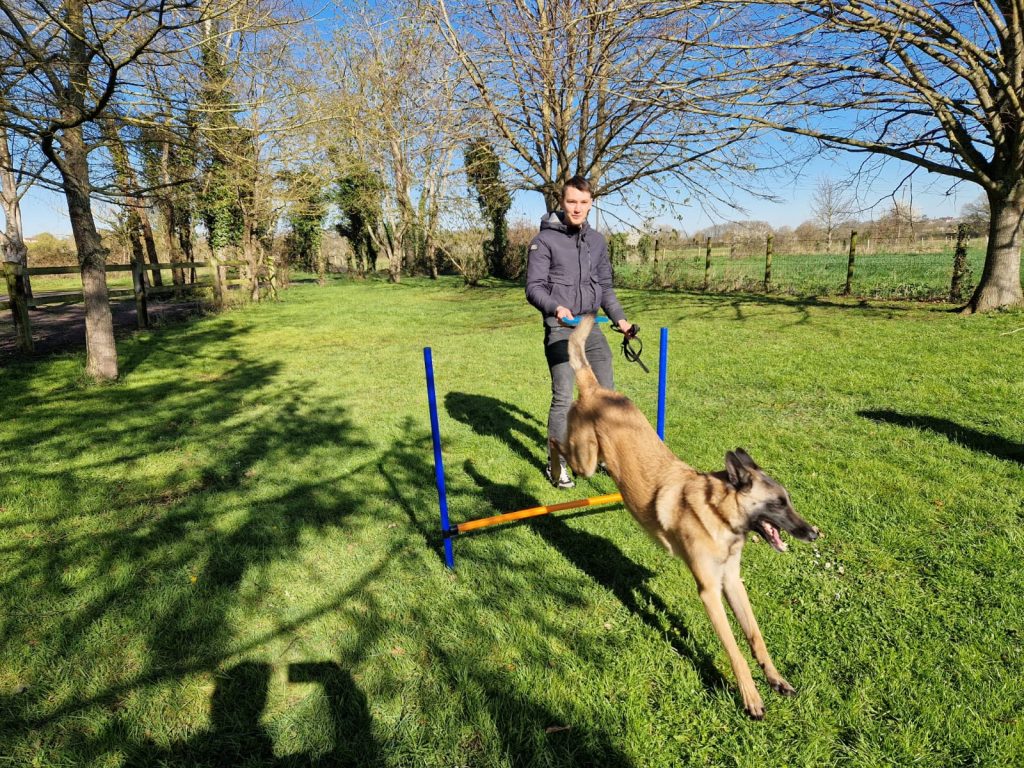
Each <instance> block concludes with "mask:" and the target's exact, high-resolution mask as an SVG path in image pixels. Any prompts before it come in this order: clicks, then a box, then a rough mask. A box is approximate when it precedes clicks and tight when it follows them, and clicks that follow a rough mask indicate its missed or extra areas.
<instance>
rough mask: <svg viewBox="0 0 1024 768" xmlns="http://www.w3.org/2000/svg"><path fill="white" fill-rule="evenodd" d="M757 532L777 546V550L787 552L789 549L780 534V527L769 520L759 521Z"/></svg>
mask: <svg viewBox="0 0 1024 768" xmlns="http://www.w3.org/2000/svg"><path fill="white" fill-rule="evenodd" d="M757 532H758V533H760V534H761V535H762V536H764V540H765V541H767V542H768V543H769V544H771V545H772V546H773V547H775V549H776V550H777V551H779V552H786V551H787V550H788V549H789V547H788V546H787V545H786V542H784V541H783V540H782V536H780V535H779V529H778V528H776V527H775V526H774V525H772V524H771V523H769V522H768V521H767V520H765V519H761V520H759V521H758V523H757Z"/></svg>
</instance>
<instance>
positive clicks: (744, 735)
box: [0, 280, 1024, 768]
mask: <svg viewBox="0 0 1024 768" xmlns="http://www.w3.org/2000/svg"><path fill="white" fill-rule="evenodd" d="M620 298H622V300H623V303H624V305H625V306H626V308H627V310H628V313H629V317H630V318H631V319H632V320H634V321H635V322H638V323H639V324H640V325H641V326H642V327H643V333H642V337H643V338H644V339H645V340H646V342H647V349H646V350H645V354H644V357H645V359H646V360H648V361H649V363H650V364H651V367H652V369H653V368H655V364H656V362H657V358H658V355H657V339H658V332H657V329H658V328H659V327H660V326H667V327H669V328H670V334H671V341H670V344H671V353H670V361H669V368H670V370H669V396H668V414H667V429H666V432H667V440H668V443H669V445H670V446H672V448H673V449H675V450H676V452H677V453H678V454H680V455H681V456H682V457H684V458H685V459H686V460H687V461H688V462H690V463H691V464H693V465H695V466H697V467H700V468H704V469H719V468H721V467H722V464H723V455H724V453H725V451H726V450H727V449H731V448H734V447H736V446H743V447H745V448H746V449H747V450H749V451H750V453H751V454H752V455H753V456H754V458H755V459H757V460H758V461H759V462H760V463H761V464H763V465H764V466H765V467H766V468H767V469H768V470H769V471H770V472H771V473H772V474H773V475H774V476H775V477H776V478H777V479H779V480H780V481H782V482H783V483H785V484H786V485H787V487H788V488H789V490H790V493H791V495H792V497H793V500H794V503H795V505H796V508H797V510H798V511H799V512H800V513H801V514H802V515H803V516H804V517H805V518H807V519H808V520H809V521H810V522H811V523H813V524H816V525H818V526H819V527H820V528H821V529H822V531H823V533H824V536H823V538H822V539H820V540H819V541H818V542H815V543H814V544H807V543H802V542H795V543H792V544H791V547H790V552H789V553H788V554H785V555H781V554H778V553H776V552H774V551H773V550H771V549H770V548H769V547H768V546H767V545H765V544H763V543H755V542H753V541H752V542H751V544H750V545H749V546H748V548H747V552H746V557H745V569H744V572H745V580H746V583H747V587H748V590H749V592H750V597H751V601H752V603H753V606H754V610H755V612H756V614H757V616H758V618H759V620H760V624H761V628H762V630H763V632H764V635H765V639H766V642H767V644H768V648H769V650H770V651H771V652H772V654H773V656H774V658H775V661H776V664H777V666H778V667H779V669H780V670H781V672H782V674H783V675H784V676H786V678H787V679H788V680H789V681H790V682H791V683H793V684H794V685H795V686H796V687H797V689H798V690H799V691H800V695H799V696H797V697H796V698H792V699H787V698H782V697H780V696H778V695H775V694H774V693H772V692H771V691H770V690H768V688H767V686H766V685H765V684H764V681H763V678H762V677H761V676H760V674H759V673H758V672H757V671H755V680H757V681H758V683H759V688H760V690H761V692H762V695H763V697H764V699H765V704H766V707H767V714H766V718H765V720H764V721H763V722H753V721H750V720H748V719H747V717H746V716H745V714H744V713H743V710H742V706H741V703H740V701H739V699H738V696H737V692H736V688H735V685H734V681H733V677H732V673H731V671H730V669H729V664H728V659H727V658H726V656H725V653H724V652H723V651H722V649H721V647H720V645H719V643H718V640H717V638H716V637H715V635H714V631H713V630H712V628H711V625H710V623H709V621H708V619H707V617H706V616H705V614H704V611H703V608H702V607H701V604H700V601H699V599H698V598H697V595H696V591H695V589H694V585H693V581H692V578H691V577H690V575H689V573H688V572H687V571H686V569H685V567H684V566H683V565H682V564H681V563H679V562H678V561H674V560H672V559H671V558H669V557H668V556H667V554H665V553H664V552H662V551H660V550H658V549H657V548H656V547H655V546H654V545H653V544H651V543H650V542H649V541H648V540H647V539H646V538H645V537H644V536H643V534H642V533H641V532H640V530H639V528H638V527H636V526H635V524H634V523H633V522H632V521H631V518H630V517H629V515H628V513H626V512H625V511H624V510H623V509H622V508H621V507H607V508H602V509H600V510H586V511H580V512H575V513H574V512H564V513H560V514H558V515H555V516H549V517H546V518H539V519H536V520H533V521H530V522H528V523H525V524H518V525H513V526H508V527H498V528H495V529H491V531H490V532H488V533H484V534H480V535H472V536H467V537H465V538H464V539H461V540H458V541H456V542H455V551H456V565H457V570H456V571H455V572H454V573H451V572H449V571H447V570H446V569H445V567H444V565H443V563H442V561H441V558H440V556H439V546H438V545H439V542H438V540H437V536H436V530H437V528H438V520H437V495H436V491H435V488H434V483H433V467H432V455H431V449H430V433H429V422H428V414H427V404H426V394H425V386H424V377H423V355H422V349H423V347H424V346H427V345H429V346H431V347H432V349H433V356H434V364H435V372H436V378H437V386H438V399H439V408H440V422H441V429H442V432H443V435H444V453H445V461H446V464H447V470H448V474H447V482H448V494H449V501H450V507H451V514H452V518H453V519H454V520H465V519H469V518H473V517H478V516H481V515H487V514H492V513H495V512H501V511H508V510H512V509H518V508H521V507H526V506H532V505H534V504H537V503H547V502H553V501H562V500H566V499H570V498H579V497H584V496H591V495H596V494H599V493H605V492H610V491H612V490H613V488H612V486H611V483H610V481H609V480H608V478H607V477H598V478H596V479H595V480H594V481H593V482H581V483H580V484H579V485H578V487H577V488H576V490H575V491H571V492H559V491H555V490H553V489H551V488H550V487H549V486H548V485H547V484H546V482H545V481H544V480H543V479H542V477H541V465H542V462H543V437H542V432H543V429H544V426H543V425H544V419H545V415H546V408H547V397H548V394H547V393H548V381H547V370H546V368H545V365H544V360H543V354H542V351H541V346H540V337H541V331H540V324H539V319H538V318H537V317H536V316H535V314H534V312H533V310H531V309H530V308H529V307H528V306H527V305H526V304H525V301H524V299H523V297H522V290H521V288H518V287H515V286H504V285H500V286H491V287H487V288H480V289H475V290H467V289H463V288H461V287H460V285H459V284H458V283H457V282H454V281H452V280H444V281H442V282H441V283H440V284H431V283H430V282H429V281H425V280H407V281H406V282H403V283H402V284H401V285H398V286H391V285H387V284H385V283H383V282H378V281H375V280H371V281H366V282H348V281H345V280H337V281H335V282H333V283H331V284H330V285H329V286H328V287H325V288H320V287H317V286H316V285H297V286H295V287H293V288H292V289H291V290H289V291H287V292H285V293H284V294H283V301H282V302H280V303H277V304H267V305H262V306H255V307H247V308H243V309H240V310H237V311H233V312H228V313H224V314H221V315H218V316H211V317H207V318H203V319H200V320H198V321H196V322H193V323H191V324H189V325H179V326H170V327H167V328H164V329H161V330H159V331H156V332H152V333H146V334H140V335H138V336H136V337H134V338H132V339H130V340H125V341H122V342H121V343H120V348H119V352H120V361H121V370H122V379H121V380H120V381H119V382H118V383H116V384H113V385H109V386H93V385H89V384H86V383H85V382H84V381H83V377H82V368H83V357H82V355H71V356H66V357H57V358H50V359H46V360H39V361H33V362H27V363H17V364H9V365H7V366H5V367H4V368H3V369H0V403H2V406H0V407H2V418H0V478H2V482H0V766H4V765H12V766H30V765H38V766H122V765H123V766H144V765H153V766H158V765H174V766H193V765H210V766H223V765H248V766H298V765H309V764H312V763H316V762H318V761H319V762H321V763H322V764H324V765H345V766H347V765H366V766H371V765H373V766H376V765H381V766H416V767H419V766H429V767H432V766H438V767H439V768H440V767H441V766H447V767H451V766H473V767H476V766H481V767H482V766H596V765H601V766H617V767H629V766H634V767H635V768H647V767H648V766H681V765H682V766H688V765H692V766H708V765H714V766H749V767H750V768H755V767H758V768H760V767H761V766H768V765H778V766H797V765H802V766H830V765H842V766H865V767H868V766H880V765H900V766H911V765H913V766H968V765H969V766H1006V765H1014V764H1016V765H1020V764H1021V757H1020V755H1022V754H1024V719H1022V715H1021V711H1022V709H1024V684H1022V680H1024V568H1022V564H1024V534H1022V532H1024V482H1022V469H1024V416H1022V411H1021V403H1022V402H1024V354H1022V345H1024V331H1022V332H1021V333H1016V334H1015V333H1012V332H1013V331H1015V330H1017V329H1019V328H1021V327H1022V326H1024V313H1020V312H1016V313H1013V312H1011V313H999V314H994V315H989V316H981V317H971V318H960V317H957V316H955V315H952V314H950V313H948V312H946V311H944V310H943V308H941V307H938V306H914V305H903V304H896V303H874V304H863V303H858V302H850V303H839V302H824V301H821V302H818V301H801V300H796V299H787V298H778V297H765V296H749V297H748V296H743V295H728V296H702V295H696V294H689V293H647V292H643V291H625V290H624V291H621V292H620ZM616 376H617V382H618V385H619V388H620V389H622V390H623V391H624V392H626V393H627V394H629V395H630V396H632V397H633V398H634V399H635V400H636V401H637V403H638V405H639V406H640V407H641V408H642V409H643V410H644V411H645V413H647V414H648V415H650V416H651V417H653V414H654V411H655V400H656V388H657V385H656V381H657V379H656V374H655V372H654V371H653V370H652V373H651V374H649V375H645V374H644V373H643V372H642V371H641V370H640V369H639V368H638V367H637V366H634V365H629V364H628V363H626V362H625V361H624V360H622V358H621V357H620V356H617V359H616Z"/></svg>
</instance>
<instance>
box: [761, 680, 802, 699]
mask: <svg viewBox="0 0 1024 768" xmlns="http://www.w3.org/2000/svg"><path fill="white" fill-rule="evenodd" d="M768 684H769V685H770V686H771V687H772V690H774V691H775V692H776V693H781V694H782V695H783V696H796V688H794V687H793V686H792V685H790V684H789V683H787V682H786V681H785V679H783V678H781V677H780V678H777V679H775V680H769V681H768Z"/></svg>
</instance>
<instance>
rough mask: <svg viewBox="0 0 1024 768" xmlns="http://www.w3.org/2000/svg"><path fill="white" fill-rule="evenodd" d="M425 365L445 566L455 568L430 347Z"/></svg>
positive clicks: (426, 348) (427, 348)
mask: <svg viewBox="0 0 1024 768" xmlns="http://www.w3.org/2000/svg"><path fill="white" fill-rule="evenodd" d="M423 365H424V367H425V368H426V369H427V402H428V403H429V405H430V437H431V438H432V440H433V443H434V480H435V481H436V482H437V499H438V503H439V505H440V507H441V534H442V535H443V536H444V564H445V565H447V566H448V567H449V568H451V569H454V568H455V553H454V551H453V550H452V535H451V533H450V530H451V529H450V526H449V525H448V492H447V491H446V490H445V487H444V459H442V458H441V428H440V426H439V425H438V422H437V393H436V392H435V391H434V358H433V356H432V355H431V353H430V347H424V348H423Z"/></svg>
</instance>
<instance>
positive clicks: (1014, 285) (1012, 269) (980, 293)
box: [962, 183, 1024, 314]
mask: <svg viewBox="0 0 1024 768" xmlns="http://www.w3.org/2000/svg"><path fill="white" fill-rule="evenodd" d="M989 206H990V207H991V210H992V219H991V221H990V223H989V229H988V252H987V253H986V254H985V267H984V269H983V270H982V273H981V280H980V281H979V282H978V287H977V289H976V290H975V291H974V296H972V297H971V300H970V302H969V303H968V304H967V306H966V307H964V308H963V310H962V311H963V313H964V314H972V313H974V312H990V311H992V310H994V309H1001V308H1003V307H1012V306H1016V305H1019V304H1022V303H1024V292H1022V291H1021V282H1020V245H1021V238H1020V233H1021V224H1022V222H1024V183H1021V184H1018V189H1015V190H1014V193H1013V194H1011V195H1009V196H1007V197H1006V198H1003V197H1000V196H997V195H993V194H991V193H990V194H989Z"/></svg>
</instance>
